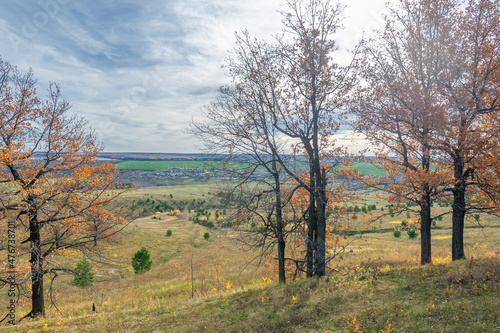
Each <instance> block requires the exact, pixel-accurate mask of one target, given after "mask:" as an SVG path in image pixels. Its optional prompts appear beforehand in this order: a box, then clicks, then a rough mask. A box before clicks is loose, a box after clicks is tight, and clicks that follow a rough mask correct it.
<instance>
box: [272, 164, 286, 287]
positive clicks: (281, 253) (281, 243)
mask: <svg viewBox="0 0 500 333" xmlns="http://www.w3.org/2000/svg"><path fill="white" fill-rule="evenodd" d="M272 167H273V175H274V186H275V196H276V233H277V235H276V236H277V238H278V281H279V282H280V283H286V275H285V247H286V241H285V236H284V231H285V230H284V229H285V228H284V223H283V212H282V201H281V184H280V174H279V172H280V171H279V170H278V169H277V168H276V160H275V159H274V160H273V165H272Z"/></svg>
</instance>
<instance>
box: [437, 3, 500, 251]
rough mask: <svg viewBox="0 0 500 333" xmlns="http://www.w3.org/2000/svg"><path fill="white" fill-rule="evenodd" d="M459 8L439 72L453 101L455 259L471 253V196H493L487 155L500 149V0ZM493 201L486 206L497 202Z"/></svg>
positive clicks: (443, 140) (450, 148) (449, 153)
mask: <svg viewBox="0 0 500 333" xmlns="http://www.w3.org/2000/svg"><path fill="white" fill-rule="evenodd" d="M455 10H456V12H457V14H456V15H457V19H456V20H455V25H454V30H453V36H451V37H452V38H451V41H453V42H449V43H448V45H444V47H443V52H442V54H441V59H440V60H441V63H442V64H443V65H444V66H443V67H444V70H443V71H441V72H440V73H439V75H437V76H436V80H437V82H438V86H439V92H440V94H441V95H442V96H443V99H444V100H445V101H446V103H447V105H446V107H447V122H446V126H445V127H444V129H443V131H441V132H440V136H439V137H438V140H439V142H438V144H437V147H438V148H439V149H440V150H441V151H442V152H443V153H444V155H445V157H443V158H444V159H445V160H446V161H447V163H448V165H449V168H450V169H451V179H450V187H449V190H450V191H451V193H452V196H453V205H452V221H453V236H452V259H453V260H456V259H461V258H464V257H465V252H464V239H463V235H464V224H465V222H464V221H465V217H466V214H467V213H468V212H471V211H473V210H474V209H476V208H479V207H478V206H475V204H477V203H479V202H477V201H476V202H475V204H474V205H473V204H472V203H473V202H474V200H472V201H471V200H470V197H471V196H476V197H477V196H478V195H485V196H487V197H489V198H493V197H492V193H493V192H494V191H493V192H492V191H491V189H492V187H491V185H492V183H491V182H492V172H493V170H494V169H493V168H492V166H491V164H490V165H488V161H491V160H490V159H485V158H483V157H484V156H485V155H491V154H495V153H494V148H493V146H492V143H493V142H495V141H498V138H499V136H500V134H499V133H498V131H496V129H495V126H494V125H492V126H489V125H488V123H487V121H488V119H490V120H491V119H492V118H493V119H494V118H497V117H498V116H499V115H500V102H499V99H500V94H499V91H500V80H499V79H500V77H499V73H500V22H499V19H498V17H499V15H500V3H499V1H496V0H471V1H468V6H467V8H466V10H465V11H463V12H459V11H458V10H457V9H455ZM485 122H486V123H485ZM492 150H493V151H492ZM488 151H489V152H490V153H488ZM487 180H488V181H487ZM494 183H496V182H494ZM487 206H488V205H486V206H484V205H482V208H483V209H484V208H493V206H490V207H487Z"/></svg>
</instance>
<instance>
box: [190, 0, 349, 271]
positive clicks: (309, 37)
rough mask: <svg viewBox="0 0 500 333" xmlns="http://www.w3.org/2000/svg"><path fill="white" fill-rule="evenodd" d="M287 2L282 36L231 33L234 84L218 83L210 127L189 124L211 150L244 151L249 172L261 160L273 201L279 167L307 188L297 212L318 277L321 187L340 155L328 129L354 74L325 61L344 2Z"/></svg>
mask: <svg viewBox="0 0 500 333" xmlns="http://www.w3.org/2000/svg"><path fill="white" fill-rule="evenodd" d="M287 5H288V9H289V12H282V14H283V17H284V20H283V23H284V25H285V29H284V36H282V37H279V38H277V39H276V41H275V42H274V43H271V44H269V43H266V42H259V41H253V40H252V39H251V38H250V36H249V34H248V33H247V32H245V33H243V35H242V36H239V35H237V43H236V47H235V49H234V50H233V52H234V56H233V57H231V58H230V59H229V60H228V63H227V66H226V67H227V68H228V69H229V73H230V75H231V77H232V78H233V83H232V84H231V87H229V88H223V89H222V91H221V98H220V99H219V101H218V102H217V103H216V104H215V105H213V106H212V107H209V108H208V112H206V116H207V118H208V119H210V122H209V123H210V124H212V127H210V126H208V125H205V127H202V126H200V125H199V124H198V125H196V124H195V128H196V132H197V133H198V134H199V135H200V136H201V138H202V139H203V140H204V141H205V142H209V143H210V148H211V149H215V148H216V147H219V148H221V149H222V151H221V150H217V151H218V152H226V153H229V158H230V159H235V158H236V157H237V156H239V158H249V159H250V160H251V162H249V163H250V165H251V166H252V167H253V170H252V171H255V170H257V167H258V166H260V167H264V168H265V169H266V170H267V171H268V172H269V173H270V174H271V175H274V179H275V183H274V185H273V188H274V191H275V193H276V194H277V196H276V198H277V200H281V198H280V196H279V195H278V193H280V191H278V190H277V189H279V186H280V183H282V182H283V180H280V175H281V174H282V173H283V174H286V175H287V178H288V179H290V180H289V183H292V182H293V184H295V186H296V187H297V188H304V189H306V190H307V191H308V193H309V202H308V205H307V208H305V209H304V214H303V215H304V216H307V220H308V223H307V238H306V239H307V240H306V243H307V253H306V261H307V275H308V276H313V275H317V276H322V275H324V274H325V269H326V245H325V240H326V208H327V205H328V197H329V196H328V194H327V192H328V191H330V192H332V193H333V192H335V191H332V188H331V187H330V188H329V182H330V180H329V176H328V174H329V172H330V171H332V170H333V167H334V166H336V165H337V163H339V162H340V161H341V160H342V159H343V158H344V157H345V155H344V151H343V150H342V149H341V148H340V147H335V146H334V140H333V135H334V134H335V133H336V132H337V130H338V128H339V122H338V120H337V115H336V110H338V108H340V107H341V106H342V105H343V103H344V97H345V95H346V94H347V92H348V91H349V89H350V88H351V86H352V83H353V80H352V77H351V76H350V74H349V69H350V68H349V67H348V68H342V67H340V66H338V65H337V64H335V63H333V61H332V56H333V52H334V51H335V50H336V45H335V42H334V41H333V39H332V35H333V34H334V33H335V32H336V31H337V29H338V28H339V24H340V18H341V12H342V9H343V7H342V6H341V5H339V4H333V3H332V2H330V1H314V0H310V1H309V0H308V1H299V0H292V1H288V2H287ZM228 96H230V98H228ZM290 146H291V149H290ZM291 159H292V160H291ZM247 162H248V161H247ZM300 164H305V165H306V168H307V170H308V171H307V172H304V170H303V169H301V168H300V167H299V165H300ZM290 193H292V194H293V193H294V191H291V192H290ZM337 195H338V194H337ZM285 202H286V201H285Z"/></svg>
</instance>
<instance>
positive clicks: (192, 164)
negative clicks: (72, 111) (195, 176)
mask: <svg viewBox="0 0 500 333" xmlns="http://www.w3.org/2000/svg"><path fill="white" fill-rule="evenodd" d="M354 165H355V166H356V167H357V169H358V170H359V172H361V173H362V174H365V175H381V174H383V173H384V172H383V171H382V170H380V169H377V168H376V167H374V166H373V165H371V164H370V163H355V164H354ZM116 166H117V168H118V169H131V170H162V169H165V168H210V167H220V166H221V163H220V162H215V161H212V162H210V161H208V162H207V161H151V160H148V161H125V162H121V163H118V164H117V165H116ZM230 167H237V164H234V165H230Z"/></svg>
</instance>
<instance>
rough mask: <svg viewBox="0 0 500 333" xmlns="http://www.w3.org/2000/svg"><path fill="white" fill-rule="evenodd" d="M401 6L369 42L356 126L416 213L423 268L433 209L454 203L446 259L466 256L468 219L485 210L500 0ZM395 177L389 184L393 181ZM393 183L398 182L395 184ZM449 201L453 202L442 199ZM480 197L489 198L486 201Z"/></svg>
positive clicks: (410, 0)
mask: <svg viewBox="0 0 500 333" xmlns="http://www.w3.org/2000/svg"><path fill="white" fill-rule="evenodd" d="M463 4H464V2H463V1H459V0H439V1H433V0H400V2H399V5H398V6H396V8H391V12H390V14H389V16H388V17H387V19H386V23H387V24H386V28H385V30H384V31H383V32H382V33H380V35H379V36H378V37H377V38H376V39H375V40H372V41H370V42H368V43H367V44H366V45H367V47H366V54H367V58H366V60H367V62H366V64H367V66H366V67H365V71H364V77H365V80H366V83H367V84H366V85H365V86H364V87H362V88H361V89H360V91H359V96H361V97H360V98H359V99H357V100H355V101H354V105H355V107H354V109H355V111H354V113H355V114H357V116H358V121H357V123H356V125H355V127H356V129H357V130H358V131H360V132H362V133H363V134H365V135H366V136H367V138H369V139H370V140H372V142H373V143H375V144H376V145H377V146H378V147H379V150H378V157H379V159H378V161H380V162H381V165H382V166H383V167H385V168H386V169H387V170H388V177H387V178H388V180H387V184H386V186H385V190H386V191H388V192H390V193H391V195H392V198H395V199H397V200H404V201H413V202H415V203H417V204H418V206H419V208H420V211H419V213H420V225H421V242H422V244H421V245H422V246H421V263H422V264H426V263H430V262H431V234H430V225H431V221H432V217H431V208H430V206H431V203H432V201H433V200H435V199H436V198H437V197H439V198H440V199H442V200H449V201H451V202H452V212H451V213H452V222H453V231H452V233H453V238H452V258H453V260H456V259H460V258H463V257H464V245H463V231H464V219H465V216H466V214H468V213H472V212H474V211H477V210H481V211H491V210H493V209H494V207H495V206H496V204H497V203H498V201H497V202H496V203H495V202H492V200H495V201H496V200H497V199H496V197H497V196H496V195H495V194H494V192H495V191H494V190H492V189H497V188H498V187H496V186H493V185H494V184H496V183H498V180H496V181H495V175H494V174H493V170H494V169H495V168H494V166H493V165H494V164H492V163H490V162H488V161H493V160H494V159H492V158H485V156H492V155H494V154H495V153H494V150H495V149H494V148H493V147H494V143H495V142H497V141H498V139H499V132H498V131H495V130H494V129H493V128H494V125H491V126H490V125H489V123H488V121H487V119H488V118H489V119H491V118H493V119H494V118H495V117H498V115H499V111H500V105H499V103H498V101H499V98H498V97H499V95H498V91H499V83H500V81H499V80H498V79H499V77H498V73H499V69H500V67H499V65H500V63H499V61H498V59H499V52H500V44H499V43H500V35H499V32H500V29H499V27H500V26H499V20H498V14H499V3H498V1H489V0H478V1H469V5H468V7H467V8H466V10H465V12H463V11H462V8H461V6H462V5H463ZM390 179H392V180H393V181H389V180H390ZM394 180H395V181H394ZM450 194H451V198H448V197H449V196H450ZM484 199H486V200H484Z"/></svg>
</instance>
